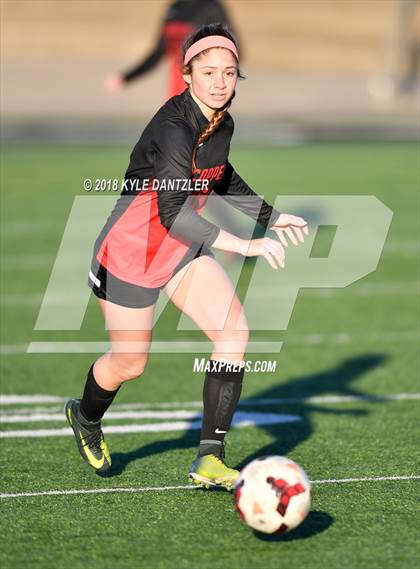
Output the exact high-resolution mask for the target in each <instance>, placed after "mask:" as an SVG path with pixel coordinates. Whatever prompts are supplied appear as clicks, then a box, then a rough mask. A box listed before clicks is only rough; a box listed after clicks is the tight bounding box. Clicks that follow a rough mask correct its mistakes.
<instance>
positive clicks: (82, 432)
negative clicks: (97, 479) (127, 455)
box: [64, 399, 111, 472]
mask: <svg viewBox="0 0 420 569" xmlns="http://www.w3.org/2000/svg"><path fill="white" fill-rule="evenodd" d="M64 412H65V414H66V418H67V421H68V422H69V423H70V426H71V428H72V429H73V432H74V436H75V437H76V441H77V446H78V449H79V452H80V454H81V455H82V458H83V459H84V460H85V461H86V462H87V463H88V464H90V466H91V467H92V468H94V469H95V470H96V471H97V472H106V471H107V470H109V469H110V468H111V457H110V454H109V449H108V445H107V444H106V442H105V439H104V435H103V432H102V429H101V422H100V421H99V422H98V423H91V422H89V421H86V420H85V419H84V418H83V416H82V415H81V413H80V399H70V400H69V401H67V403H66V404H65V406H64Z"/></svg>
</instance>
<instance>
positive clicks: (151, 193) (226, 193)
mask: <svg viewBox="0 0 420 569" xmlns="http://www.w3.org/2000/svg"><path fill="white" fill-rule="evenodd" d="M208 124H209V123H208V120H207V118H206V117H205V116H204V114H203V113H202V112H201V110H200V108H199V106H198V105H197V103H196V102H195V101H194V99H193V98H192V96H191V94H190V92H189V90H188V89H186V90H185V91H184V92H183V93H182V94H181V95H177V96H175V97H172V98H171V99H170V100H169V101H168V102H167V103H166V104H165V105H164V106H163V107H162V108H161V109H160V110H159V111H158V112H157V113H156V115H155V116H154V117H153V119H152V120H151V121H150V123H149V124H148V125H147V126H146V128H145V130H144V131H143V134H142V135H141V137H140V140H139V141H138V142H137V144H136V146H135V147H134V150H133V152H132V154H131V157H130V163H129V166H128V169H127V172H126V175H125V178H124V186H123V190H122V193H121V196H120V198H119V199H118V201H117V203H116V205H115V208H114V210H113V211H112V213H111V215H110V216H109V218H108V220H107V222H106V224H105V226H104V228H103V229H102V231H101V233H100V235H99V237H98V239H97V240H96V243H95V249H94V257H93V263H92V270H93V272H94V273H95V274H96V272H97V270H98V269H99V265H102V266H103V267H105V268H106V269H107V270H108V271H109V272H110V273H111V274H112V275H113V276H115V277H117V278H118V279H120V280H122V281H125V282H128V283H131V284H136V285H139V286H143V287H160V286H163V285H164V284H166V283H167V282H168V281H169V280H170V278H171V276H172V275H173V272H174V269H175V268H176V266H177V265H178V263H179V262H180V261H181V260H182V258H183V257H184V255H186V254H187V253H188V250H189V248H190V247H191V246H192V245H193V244H194V245H197V247H199V246H201V245H203V244H204V245H207V246H211V245H212V244H213V242H214V241H215V239H216V238H217V236H218V234H219V231H220V228H218V227H217V226H216V225H214V224H212V223H210V222H209V221H207V220H206V219H204V218H203V217H202V213H203V210H204V206H205V202H206V201H207V199H208V196H209V194H210V193H211V192H212V191H214V192H216V193H217V194H219V195H221V196H223V197H224V199H225V200H226V202H228V203H229V204H231V205H232V206H234V207H235V208H237V209H239V210H241V211H242V212H244V213H246V214H247V215H249V216H250V217H252V218H253V219H254V220H256V221H258V222H259V223H261V224H262V225H264V226H265V227H270V226H271V225H273V224H274V222H275V221H276V219H277V218H278V216H279V215H280V214H279V212H278V211H276V210H274V209H273V208H272V207H271V206H270V205H269V204H267V203H266V202H265V201H264V200H263V199H262V198H260V197H259V196H258V195H257V194H256V193H255V192H253V190H251V188H249V186H248V185H247V184H246V183H245V182H244V181H243V180H242V179H241V177H240V176H239V175H238V174H237V173H236V172H235V170H234V169H233V167H232V166H231V164H230V163H229V162H228V154H229V146H230V140H231V138H232V134H233V120H232V118H231V116H230V115H229V114H226V116H225V118H224V120H223V122H222V124H221V125H220V126H219V128H218V129H217V130H216V131H215V132H214V133H213V134H212V135H211V136H210V138H209V139H208V140H207V141H206V142H204V143H203V144H202V145H200V146H199V147H198V149H197V153H196V166H197V167H196V169H195V170H194V171H192V155H193V150H194V146H195V144H196V140H197V138H198V136H199V134H200V133H201V132H202V131H203V129H204V128H205V127H206V126H208Z"/></svg>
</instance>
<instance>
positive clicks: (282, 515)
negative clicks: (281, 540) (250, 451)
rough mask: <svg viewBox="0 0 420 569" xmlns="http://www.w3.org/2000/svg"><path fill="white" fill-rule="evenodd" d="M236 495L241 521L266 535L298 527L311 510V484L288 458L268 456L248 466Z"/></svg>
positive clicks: (236, 489)
mask: <svg viewBox="0 0 420 569" xmlns="http://www.w3.org/2000/svg"><path fill="white" fill-rule="evenodd" d="M234 492H235V493H234V496H235V504H236V508H237V510H238V511H239V514H240V516H241V518H242V519H243V520H244V521H245V522H246V523H247V524H248V525H249V526H251V527H252V528H253V529H255V530H257V531H261V532H263V533H284V532H287V531H290V530H292V529H294V528H296V527H297V526H298V525H299V524H301V523H302V522H303V520H304V519H305V518H306V516H307V515H308V512H309V509H310V507H311V484H310V482H309V480H308V477H307V476H306V474H305V471H304V470H303V469H302V468H301V467H300V466H299V465H298V464H296V462H293V460H290V458H287V457H285V456H265V457H261V458H257V459H256V460H253V461H252V462H250V463H249V464H247V465H246V466H245V468H243V469H242V471H241V473H240V476H239V478H238V480H237V482H236V484H235V490H234Z"/></svg>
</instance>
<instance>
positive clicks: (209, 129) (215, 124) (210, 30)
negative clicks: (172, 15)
mask: <svg viewBox="0 0 420 569" xmlns="http://www.w3.org/2000/svg"><path fill="white" fill-rule="evenodd" d="M208 36H223V37H225V38H228V39H230V40H231V41H232V42H233V43H234V44H235V45H236V47H238V43H237V41H236V38H235V37H234V35H233V34H232V33H231V32H230V31H229V29H228V28H227V27H226V26H225V25H223V24H207V25H205V26H201V28H199V29H198V30H197V31H196V32H194V33H193V34H191V35H190V36H189V37H188V38H187V39H186V40H185V42H184V44H183V46H182V60H184V57H185V54H186V53H187V50H188V49H189V48H190V47H191V46H192V45H193V44H194V43H195V42H197V41H198V40H201V39H203V38H206V37H208ZM210 49H211V48H210ZM208 51H209V50H208V49H205V50H204V51H202V52H200V53H199V54H197V55H196V56H195V57H193V58H192V60H191V61H189V63H188V64H187V65H185V66H184V68H183V70H182V71H183V74H184V75H191V72H192V65H191V64H192V62H193V61H194V59H196V58H198V57H201V56H202V55H204V54H205V53H207V52H208ZM238 77H239V78H241V79H244V77H243V75H241V73H240V71H239V68H238ZM234 97H235V93H233V95H232V97H231V98H230V100H229V101H228V102H227V103H226V104H225V106H224V107H223V108H221V109H218V110H217V111H216V112H215V113H214V115H213V117H212V119H211V121H210V122H209V124H208V125H207V126H206V128H205V129H204V130H203V131H202V132H200V134H199V135H198V137H197V140H196V143H195V146H194V150H193V154H192V168H193V171H194V170H196V169H197V165H196V161H195V160H196V154H197V148H198V147H199V146H200V144H202V143H203V142H205V141H206V140H207V139H208V138H210V136H211V135H212V134H213V133H214V132H215V131H216V130H217V129H218V128H219V126H220V125H221V123H222V122H223V119H224V118H225V115H226V113H227V112H228V110H229V107H230V105H231V103H232V100H233V98H234Z"/></svg>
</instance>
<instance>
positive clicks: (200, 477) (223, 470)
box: [189, 454, 239, 491]
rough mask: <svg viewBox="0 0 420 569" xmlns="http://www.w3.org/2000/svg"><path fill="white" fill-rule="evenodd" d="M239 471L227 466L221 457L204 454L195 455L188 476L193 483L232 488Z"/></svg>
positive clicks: (206, 486)
mask: <svg viewBox="0 0 420 569" xmlns="http://www.w3.org/2000/svg"><path fill="white" fill-rule="evenodd" d="M238 476H239V472H238V471H237V470H234V469H233V468H229V467H228V466H227V465H226V464H225V463H224V461H223V459H222V458H219V457H218V456H216V455H214V454H206V455H204V456H200V457H197V458H196V459H195V461H194V462H193V463H192V465H191V468H190V472H189V477H190V479H191V481H192V482H193V484H197V485H199V486H203V487H204V488H210V486H219V487H222V488H226V490H229V491H230V490H232V488H233V486H234V484H235V482H236V480H237V478H238Z"/></svg>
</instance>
